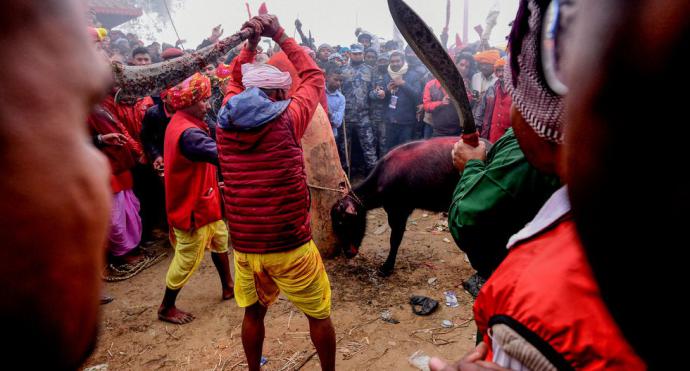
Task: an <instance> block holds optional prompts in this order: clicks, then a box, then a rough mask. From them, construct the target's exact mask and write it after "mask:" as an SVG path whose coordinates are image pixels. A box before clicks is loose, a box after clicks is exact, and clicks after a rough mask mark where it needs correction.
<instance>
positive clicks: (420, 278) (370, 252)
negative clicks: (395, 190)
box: [86, 209, 476, 370]
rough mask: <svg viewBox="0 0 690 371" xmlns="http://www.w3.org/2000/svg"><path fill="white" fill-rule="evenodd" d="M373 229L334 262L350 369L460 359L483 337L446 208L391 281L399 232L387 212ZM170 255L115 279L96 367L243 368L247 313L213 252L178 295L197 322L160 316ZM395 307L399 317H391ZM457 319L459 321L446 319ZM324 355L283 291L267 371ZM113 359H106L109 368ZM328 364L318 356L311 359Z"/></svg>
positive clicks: (411, 241) (340, 331)
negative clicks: (228, 292)
mask: <svg viewBox="0 0 690 371" xmlns="http://www.w3.org/2000/svg"><path fill="white" fill-rule="evenodd" d="M368 217H369V223H368V227H367V236H366V238H365V239H364V243H363V245H362V249H361V250H360V254H359V256H357V257H356V258H355V259H352V260H349V261H348V260H346V259H345V258H343V257H339V258H336V259H333V260H329V261H326V269H327V270H328V273H329V276H330V280H331V286H332V289H333V311H332V318H333V322H334V324H335V328H336V339H337V340H338V344H337V356H336V357H337V358H336V359H337V361H336V367H337V368H338V369H340V370H369V369H375V370H376V369H378V370H414V369H415V368H414V367H413V366H411V365H410V363H409V361H408V359H409V358H410V356H411V355H413V354H414V353H415V352H417V351H421V352H423V353H425V354H426V355H431V356H441V357H444V358H446V359H456V358H459V357H461V356H462V355H464V354H465V353H466V352H467V351H468V350H469V349H471V348H472V347H473V345H474V343H475V332H476V328H475V325H474V322H473V321H472V298H471V296H470V295H469V294H468V293H467V292H465V291H464V290H463V289H462V287H460V284H461V283H462V281H463V280H465V279H467V278H469V277H470V276H471V275H472V274H473V271H472V269H471V268H470V266H469V264H468V263H467V261H466V260H465V254H464V253H462V252H461V251H460V250H459V249H458V248H457V247H456V246H455V243H454V242H453V241H452V237H451V236H450V233H449V232H448V231H447V228H444V225H443V221H444V219H445V218H444V217H443V216H442V215H441V214H434V213H426V212H423V211H416V212H415V213H414V214H413V216H412V217H411V218H410V220H409V222H408V231H407V232H406V233H405V238H404V239H403V243H402V246H401V249H400V251H399V253H398V260H397V264H396V270H395V272H394V273H393V275H392V276H390V277H388V278H381V277H378V276H377V275H376V273H375V272H376V269H377V268H378V267H379V266H380V265H381V264H382V263H383V261H384V260H385V258H386V256H387V254H388V249H389V248H388V246H389V245H388V238H389V236H390V229H388V228H385V227H384V225H386V222H385V220H386V219H385V218H386V214H385V212H384V211H383V210H381V209H379V210H374V211H372V212H371V213H370V214H369V216H368ZM171 255H172V251H171V250H169V253H168V257H167V258H166V259H164V260H163V261H161V262H160V263H158V264H157V265H155V266H153V267H151V268H149V269H147V270H146V271H144V272H142V273H140V274H139V275H137V276H136V277H133V278H131V279H129V280H127V281H123V282H118V283H106V284H105V289H106V292H107V293H108V294H110V295H112V296H114V297H115V301H113V302H112V303H110V304H107V305H104V306H102V311H103V312H102V320H101V333H100V337H99V340H98V345H97V349H96V350H95V352H94V354H93V356H92V357H91V358H90V359H89V360H88V361H87V363H86V367H87V368H88V367H93V366H98V365H107V369H109V370H131V369H136V370H153V369H170V370H173V369H184V370H240V369H245V368H246V364H245V363H244V362H245V360H244V353H243V351H242V343H241V339H240V326H241V321H242V315H243V311H242V310H241V309H239V308H238V307H237V306H236V304H235V302H234V301H233V300H231V301H226V302H221V300H220V294H221V289H220V282H219V279H218V275H217V273H216V270H215V268H214V266H213V263H212V262H211V259H210V257H209V256H208V254H207V256H206V257H205V259H204V262H203V263H202V265H201V267H200V269H199V271H197V272H196V273H195V274H194V276H193V277H192V279H191V280H190V282H189V284H188V285H187V286H186V287H185V288H184V289H183V290H182V292H181V293H180V297H179V298H178V306H179V307H180V308H182V309H185V310H188V311H191V312H192V313H194V314H195V315H196V320H195V321H194V322H192V323H191V324H188V325H184V326H176V325H172V324H168V323H165V322H161V321H159V320H158V319H157V317H156V310H157V308H158V305H159V304H160V301H161V298H162V295H163V290H164V280H165V273H166V271H167V268H168V264H169V262H170V258H171ZM447 290H453V291H455V292H456V294H457V298H458V301H459V303H460V306H459V307H456V308H450V307H447V306H446V305H444V294H443V293H444V291H447ZM411 295H424V296H428V297H431V298H433V299H436V300H438V301H439V302H440V306H439V308H438V310H437V311H436V312H434V313H433V314H432V315H430V316H427V317H419V316H416V315H415V314H413V313H412V310H411V308H410V305H409V304H408V302H409V298H410V296H411ZM386 310H388V311H389V312H390V313H391V314H392V318H393V319H394V320H397V321H399V323H398V324H393V323H389V322H385V321H383V320H382V319H381V316H382V313H384V312H385V311H386ZM443 320H451V321H453V323H454V324H455V326H454V327H452V328H450V329H447V328H443V327H442V326H441V323H442V321H443ZM314 353H315V351H314V348H313V346H312V345H311V342H310V340H309V334H308V326H307V320H306V319H305V318H304V316H303V315H301V314H300V313H298V312H297V311H296V309H295V308H294V307H293V306H292V305H291V304H290V303H289V302H288V301H286V300H284V299H283V298H282V297H281V299H280V300H279V301H278V302H277V303H276V304H275V305H274V306H272V307H271V308H270V309H269V311H268V315H267V317H266V340H265V342H264V355H265V357H266V358H267V359H268V363H266V365H265V366H264V369H265V370H293V369H297V368H298V367H300V366H302V364H303V362H305V361H306V360H307V359H308V358H309V357H310V356H312V355H313V354H314ZM103 368H105V366H101V369H103ZM303 369H305V370H318V369H319V363H318V357H317V356H312V357H311V358H309V361H308V362H306V364H304V365H303Z"/></svg>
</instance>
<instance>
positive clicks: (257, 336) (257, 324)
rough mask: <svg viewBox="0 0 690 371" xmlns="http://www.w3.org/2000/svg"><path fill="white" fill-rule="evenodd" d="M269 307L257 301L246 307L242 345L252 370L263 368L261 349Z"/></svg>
mask: <svg viewBox="0 0 690 371" xmlns="http://www.w3.org/2000/svg"><path fill="white" fill-rule="evenodd" d="M266 310H267V308H266V307H264V306H263V305H261V304H259V303H256V304H254V305H252V306H250V307H247V308H245V309H244V320H243V321H242V346H243V347H244V355H245V356H246V357H247V364H248V366H249V370H250V371H258V370H260V369H261V351H262V350H263V347H264V336H265V334H266V329H265V328H264V317H266Z"/></svg>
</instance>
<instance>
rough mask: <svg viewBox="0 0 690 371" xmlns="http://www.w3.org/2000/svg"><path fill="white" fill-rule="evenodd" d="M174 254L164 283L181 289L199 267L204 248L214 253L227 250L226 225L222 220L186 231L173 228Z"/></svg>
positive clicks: (173, 288)
mask: <svg viewBox="0 0 690 371" xmlns="http://www.w3.org/2000/svg"><path fill="white" fill-rule="evenodd" d="M173 232H174V239H173V241H172V243H173V246H175V256H174V257H173V260H172V262H171V263H170V267H169V268H168V275H167V276H166V277H165V284H166V286H167V287H168V288H169V289H171V290H179V289H181V288H182V287H183V286H184V285H185V284H186V283H187V281H189V278H190V277H191V276H192V273H194V271H195V270H196V269H197V268H198V267H199V264H201V260H202V259H203V258H204V252H206V249H209V250H211V252H214V253H218V254H220V253H227V252H228V227H227V226H226V225H225V222H224V221H222V220H218V221H215V222H213V223H209V224H206V225H205V226H203V227H201V228H199V229H197V230H195V231H192V232H186V231H182V230H179V229H177V228H173Z"/></svg>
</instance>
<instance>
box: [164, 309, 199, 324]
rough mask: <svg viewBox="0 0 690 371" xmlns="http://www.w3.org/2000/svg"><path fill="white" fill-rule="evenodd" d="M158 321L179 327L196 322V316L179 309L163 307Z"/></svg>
mask: <svg viewBox="0 0 690 371" xmlns="http://www.w3.org/2000/svg"><path fill="white" fill-rule="evenodd" d="M158 319H159V320H161V321H165V322H170V323H174V324H177V325H184V324H186V323H189V322H192V321H193V320H194V315H192V314H191V313H187V312H184V311H181V310H179V309H177V307H172V308H164V307H163V306H162V305H161V307H160V308H158Z"/></svg>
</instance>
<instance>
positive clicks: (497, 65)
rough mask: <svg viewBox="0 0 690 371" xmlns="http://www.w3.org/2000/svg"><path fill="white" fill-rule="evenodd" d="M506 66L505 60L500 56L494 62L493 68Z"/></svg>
mask: <svg viewBox="0 0 690 371" xmlns="http://www.w3.org/2000/svg"><path fill="white" fill-rule="evenodd" d="M505 66H506V60H505V59H503V58H501V59H499V60H497V61H496V63H494V69H499V68H503V67H505Z"/></svg>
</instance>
